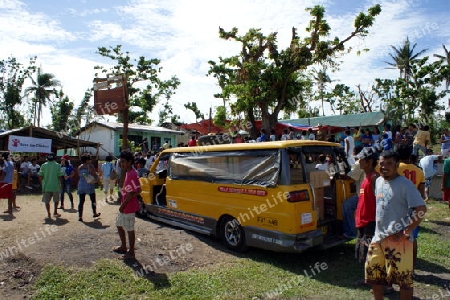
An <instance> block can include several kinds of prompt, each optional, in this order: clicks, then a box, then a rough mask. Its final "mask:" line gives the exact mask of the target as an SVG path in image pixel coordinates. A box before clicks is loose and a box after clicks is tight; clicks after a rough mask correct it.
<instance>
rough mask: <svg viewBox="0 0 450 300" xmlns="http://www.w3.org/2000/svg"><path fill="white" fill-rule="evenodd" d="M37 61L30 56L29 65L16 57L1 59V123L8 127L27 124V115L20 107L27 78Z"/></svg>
mask: <svg viewBox="0 0 450 300" xmlns="http://www.w3.org/2000/svg"><path fill="white" fill-rule="evenodd" d="M35 61H36V58H35V57H33V58H30V64H29V66H28V67H25V66H23V65H22V64H21V63H19V62H18V61H17V59H16V58H14V57H9V58H8V59H5V60H1V61H0V99H1V101H0V116H1V118H0V120H1V123H0V124H1V126H2V127H4V128H6V129H12V128H19V127H22V126H24V125H25V117H24V116H23V115H22V114H21V113H20V110H19V108H20V104H21V102H22V90H23V86H24V84H25V80H26V79H27V78H28V77H29V76H30V73H31V72H32V71H33V65H34V63H35Z"/></svg>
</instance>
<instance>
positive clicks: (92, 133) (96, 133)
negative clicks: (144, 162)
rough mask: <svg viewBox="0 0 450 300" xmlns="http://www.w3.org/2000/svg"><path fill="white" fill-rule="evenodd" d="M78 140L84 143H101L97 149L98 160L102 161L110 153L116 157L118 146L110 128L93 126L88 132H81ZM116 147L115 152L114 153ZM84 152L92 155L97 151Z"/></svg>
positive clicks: (114, 134)
mask: <svg viewBox="0 0 450 300" xmlns="http://www.w3.org/2000/svg"><path fill="white" fill-rule="evenodd" d="M79 138H80V139H83V140H86V141H93V142H99V143H101V147H100V149H99V158H100V159H104V158H105V157H106V156H107V155H109V153H110V152H111V153H113V154H114V155H118V152H119V150H118V149H119V146H118V145H117V144H118V142H117V141H118V140H117V138H116V133H115V132H114V130H112V129H110V128H106V127H104V126H98V125H94V126H93V127H90V128H89V129H88V130H86V131H83V132H81V133H80V135H79ZM116 145H117V151H115V147H116ZM86 151H88V152H91V154H94V155H95V154H96V153H97V149H95V148H86Z"/></svg>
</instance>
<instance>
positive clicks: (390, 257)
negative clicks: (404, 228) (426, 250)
mask: <svg viewBox="0 0 450 300" xmlns="http://www.w3.org/2000/svg"><path fill="white" fill-rule="evenodd" d="M365 270H366V276H365V277H366V283H367V284H375V285H388V284H398V285H399V286H400V288H401V289H411V288H413V273H414V272H413V270H414V269H413V243H412V242H410V241H409V239H406V238H402V239H401V240H399V241H394V240H393V237H392V236H390V237H388V238H386V239H384V240H383V241H381V242H378V243H372V244H370V246H369V252H368V253H367V260H366V266H365Z"/></svg>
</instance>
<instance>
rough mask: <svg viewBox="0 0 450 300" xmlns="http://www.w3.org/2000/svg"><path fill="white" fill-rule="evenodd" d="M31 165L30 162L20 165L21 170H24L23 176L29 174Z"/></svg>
mask: <svg viewBox="0 0 450 300" xmlns="http://www.w3.org/2000/svg"><path fill="white" fill-rule="evenodd" d="M30 165H31V163H30V162H29V161H24V162H22V163H21V164H20V169H21V170H22V172H21V173H22V174H28V171H29V169H30Z"/></svg>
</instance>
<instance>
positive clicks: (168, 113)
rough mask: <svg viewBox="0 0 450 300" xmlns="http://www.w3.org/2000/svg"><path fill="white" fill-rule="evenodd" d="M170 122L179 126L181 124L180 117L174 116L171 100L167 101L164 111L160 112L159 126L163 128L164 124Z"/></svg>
mask: <svg viewBox="0 0 450 300" xmlns="http://www.w3.org/2000/svg"><path fill="white" fill-rule="evenodd" d="M167 119H169V120H170V122H171V123H173V124H177V123H179V122H180V116H178V115H174V114H173V109H172V105H170V103H169V99H166V102H165V103H164V105H163V109H162V110H160V111H159V124H158V125H159V126H161V125H162V124H163V123H164V122H166V121H167Z"/></svg>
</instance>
